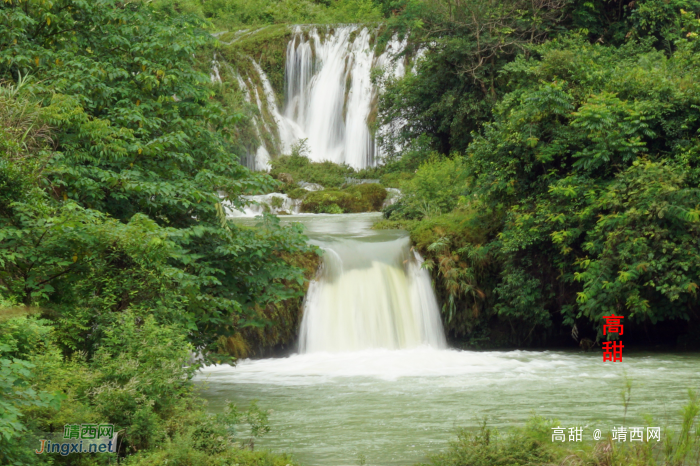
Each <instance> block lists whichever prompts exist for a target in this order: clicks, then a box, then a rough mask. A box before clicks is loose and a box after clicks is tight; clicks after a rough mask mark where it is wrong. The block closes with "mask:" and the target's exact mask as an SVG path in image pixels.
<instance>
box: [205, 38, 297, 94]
mask: <svg viewBox="0 0 700 466" xmlns="http://www.w3.org/2000/svg"><path fill="white" fill-rule="evenodd" d="M291 37H292V31H291V29H290V28H289V27H288V26H286V25H275V26H267V27H263V28H259V29H256V30H253V31H252V32H245V33H242V34H238V35H237V36H236V35H235V34H232V33H227V34H224V35H222V36H221V37H220V38H219V42H218V51H219V52H220V53H221V54H222V55H223V56H224V57H225V58H226V60H227V61H228V62H229V63H230V64H231V65H232V66H234V68H235V69H236V70H239V71H248V73H246V74H248V75H249V76H250V75H253V74H257V73H255V72H254V70H253V69H252V64H251V63H250V59H251V58H252V59H253V60H255V62H256V63H258V64H259V65H260V67H261V68H262V69H263V71H265V74H267V77H268V79H269V80H270V84H271V85H272V88H273V89H274V90H275V94H276V95H277V97H278V98H279V99H281V100H283V99H284V88H285V78H284V70H285V65H286V60H287V44H288V43H289V39H290V38H291ZM241 74H243V73H241ZM261 98H262V96H261ZM281 103H282V102H281V101H280V102H278V104H281Z"/></svg>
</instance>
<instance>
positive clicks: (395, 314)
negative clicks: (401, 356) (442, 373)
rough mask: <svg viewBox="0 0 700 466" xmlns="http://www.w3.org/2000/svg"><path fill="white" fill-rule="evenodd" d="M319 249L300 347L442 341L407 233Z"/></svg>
mask: <svg viewBox="0 0 700 466" xmlns="http://www.w3.org/2000/svg"><path fill="white" fill-rule="evenodd" d="M324 250H325V251H324V252H325V253H324V256H323V266H322V269H321V273H320V274H319V277H318V278H317V280H316V281H314V282H312V284H311V285H310V287H309V291H308V293H307V296H306V301H305V305H304V317H303V320H302V324H301V330H300V336H299V350H300V352H302V353H311V352H318V351H328V352H340V351H358V350H365V349H372V348H386V349H407V348H413V347H417V346H419V345H429V346H432V347H434V348H444V347H445V346H446V344H445V336H444V333H443V329H442V323H441V322H440V313H439V310H438V306H437V302H436V300H435V296H434V295H433V290H432V288H431V285H430V276H429V275H428V273H427V271H426V270H424V269H422V268H421V267H420V264H421V262H422V259H421V258H420V256H419V255H418V253H416V252H415V251H413V250H409V239H408V238H407V237H402V238H398V239H395V240H393V241H386V242H377V243H366V242H359V241H356V240H343V241H340V242H334V243H332V244H330V245H326V246H325V247H324Z"/></svg>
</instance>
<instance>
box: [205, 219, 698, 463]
mask: <svg viewBox="0 0 700 466" xmlns="http://www.w3.org/2000/svg"><path fill="white" fill-rule="evenodd" d="M377 218H378V217H377V216H376V215H371V214H370V215H367V214H364V215H343V216H331V215H328V216H296V217H293V218H286V219H285V221H302V222H304V223H305V224H306V225H307V227H308V232H309V236H310V237H311V239H312V241H313V242H314V243H315V244H318V245H321V246H327V245H329V244H332V243H333V242H337V241H348V240H349V241H358V242H360V243H362V242H366V243H368V244H369V243H374V246H373V247H376V246H377V244H378V243H381V242H383V241H395V240H396V239H397V238H400V237H401V236H402V235H404V236H405V235H406V233H405V232H397V231H388V232H387V231H373V230H371V225H372V223H373V222H374V221H376V219H377ZM248 221H250V220H248ZM358 247H361V246H358ZM572 343H573V342H572ZM698 369H700V354H697V353H645V352H635V351H634V349H633V348H629V349H628V348H625V353H624V357H623V362H616V363H611V362H607V363H604V362H603V358H602V353H601V350H600V348H598V349H597V350H593V351H591V352H589V353H583V352H579V351H574V350H572V351H503V352H501V351H483V352H476V351H457V350H450V349H435V348H431V347H427V346H423V347H416V348H411V349H404V350H385V349H371V350H363V351H354V352H341V353H330V352H314V353H307V354H295V355H291V356H289V357H286V358H276V359H263V360H246V361H241V362H240V363H239V364H238V366H237V367H235V368H234V367H231V366H214V367H209V368H206V369H205V370H203V371H202V372H201V373H200V374H199V375H198V376H197V378H196V383H197V384H199V385H200V386H201V387H202V390H203V392H202V393H203V395H204V396H205V397H206V398H207V399H208V400H209V402H210V404H209V407H210V409H211V410H212V412H217V411H219V410H220V409H221V407H222V406H223V405H224V403H225V402H226V401H227V400H230V401H233V402H235V403H237V404H238V405H239V406H241V407H246V406H248V405H249V404H250V402H251V401H253V400H258V404H259V406H260V407H262V408H265V409H272V410H273V412H272V414H271V415H270V425H271V428H272V431H271V432H270V433H269V434H268V435H266V436H265V437H263V438H262V439H261V440H259V441H258V442H256V445H257V446H258V447H263V448H268V449H270V450H273V451H278V452H288V453H291V454H293V455H294V457H295V458H296V459H297V460H299V461H300V462H302V464H305V465H309V466H316V465H318V466H344V465H357V464H359V458H360V455H362V456H363V457H365V458H366V461H367V464H370V465H387V466H388V465H410V464H414V463H416V462H419V461H423V460H425V459H426V458H427V457H428V456H429V455H431V454H435V453H437V452H439V451H440V450H442V449H444V448H445V447H446V446H447V445H448V442H449V441H450V440H452V439H454V438H455V432H456V429H457V428H458V427H468V428H470V427H471V428H476V427H477V426H478V425H479V424H480V423H481V422H482V420H483V419H486V420H487V421H488V423H489V424H490V425H492V426H494V427H497V428H499V429H505V430H507V429H508V427H511V426H521V425H523V424H524V423H525V422H526V421H527V420H528V418H530V417H531V416H532V415H533V414H537V415H540V416H543V417H546V418H553V419H557V420H559V423H560V425H561V426H562V427H583V428H584V439H589V440H590V439H591V434H592V432H593V430H594V429H600V430H601V431H602V432H603V433H607V432H610V431H611V429H612V427H613V426H620V425H625V426H627V427H634V426H644V425H645V423H644V418H643V416H644V415H647V414H648V415H652V416H653V417H654V425H658V426H659V427H662V429H664V428H666V427H673V426H677V425H678V422H679V420H680V416H679V414H678V412H679V409H680V407H681V406H682V405H683V404H684V403H685V402H686V400H687V399H688V389H690V388H692V389H698V388H700V371H699V370H698ZM625 380H630V381H631V382H632V391H631V399H630V403H629V408H628V411H627V413H626V414H625V412H624V406H623V402H622V395H621V393H622V391H623V389H624V386H625Z"/></svg>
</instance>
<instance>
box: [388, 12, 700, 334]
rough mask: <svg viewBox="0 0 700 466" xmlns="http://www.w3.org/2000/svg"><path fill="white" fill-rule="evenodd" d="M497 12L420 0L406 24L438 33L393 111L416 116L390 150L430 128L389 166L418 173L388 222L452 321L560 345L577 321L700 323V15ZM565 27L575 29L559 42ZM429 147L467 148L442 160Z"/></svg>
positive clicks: (593, 329)
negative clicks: (406, 242) (402, 233)
mask: <svg viewBox="0 0 700 466" xmlns="http://www.w3.org/2000/svg"><path fill="white" fill-rule="evenodd" d="M483 5H484V4H483V2H481V3H480V2H469V3H468V4H453V3H452V2H437V1H435V2H423V3H420V4H418V3H416V4H408V5H407V6H406V8H405V9H404V11H403V12H402V13H401V14H400V15H399V16H398V17H397V18H396V19H395V20H392V21H393V24H394V26H396V27H399V26H400V25H401V24H404V25H408V24H411V21H413V24H415V22H416V21H421V22H422V25H421V28H415V27H414V31H413V32H411V35H412V38H413V40H428V39H427V38H430V40H431V41H432V42H430V45H429V50H430V52H429V53H427V54H426V57H425V58H424V59H423V61H422V62H421V63H420V64H419V67H418V72H417V74H415V75H408V76H407V77H406V78H404V79H402V80H399V81H395V82H389V83H388V84H387V92H386V94H385V96H384V97H383V99H384V103H383V104H382V105H383V107H382V108H383V110H381V109H380V115H383V116H382V118H384V120H383V122H384V123H389V122H391V121H395V120H396V119H397V118H398V117H399V116H400V117H401V118H403V121H404V122H405V124H404V125H403V127H402V129H401V128H400V130H399V132H398V133H394V134H393V136H394V139H393V140H392V139H391V137H390V138H389V139H385V145H386V144H387V142H388V148H389V149H391V148H392V147H395V146H394V144H396V141H397V139H396V138H398V142H399V143H402V142H404V141H410V140H411V139H412V138H416V136H417V135H419V134H420V135H422V137H423V141H424V142H423V143H422V144H417V143H413V144H407V145H404V147H405V150H404V154H405V157H406V159H405V161H403V160H402V159H397V158H396V157H395V156H393V155H392V156H391V158H390V159H389V163H387V165H386V167H385V168H383V170H385V172H384V173H382V174H381V176H383V177H387V180H389V182H395V181H393V180H397V179H399V178H400V177H404V178H406V181H403V182H401V183H400V187H401V189H402V191H403V198H402V199H401V200H400V201H399V202H398V203H396V204H394V205H392V206H390V207H388V208H387V209H386V210H385V215H386V216H387V217H389V218H390V219H391V220H392V221H395V222H398V225H400V226H404V227H406V228H409V230H410V231H411V235H412V238H413V239H414V241H416V242H417V245H418V247H419V248H420V249H421V252H422V253H423V254H424V255H425V256H426V257H427V258H428V261H427V262H426V266H428V267H431V269H432V273H433V276H434V278H435V279H436V282H435V283H436V286H437V288H438V290H437V291H438V294H439V297H440V300H441V302H442V304H443V311H444V316H445V323H446V326H447V328H448V330H449V331H450V332H451V333H452V335H453V337H455V338H458V339H461V340H462V342H463V343H465V344H473V343H474V339H475V338H477V339H482V338H485V339H487V340H488V339H490V340H491V341H490V344H493V345H497V344H509V345H512V344H515V345H534V344H546V343H547V342H549V343H550V344H551V343H552V342H555V341H556V342H562V343H564V341H565V340H568V341H571V339H570V338H569V337H568V334H569V333H570V328H571V326H573V325H577V326H578V328H579V329H582V331H583V332H584V333H586V334H587V335H588V336H590V337H591V338H596V337H597V338H602V334H601V333H599V327H600V324H601V316H603V315H609V314H610V313H615V314H617V315H623V316H625V317H626V319H628V320H626V321H625V322H628V324H629V325H632V326H635V325H639V326H642V325H646V324H647V323H650V324H656V323H658V322H661V321H671V322H674V323H675V327H674V328H675V329H676V330H675V331H676V332H677V333H676V334H677V335H680V334H681V333H682V332H683V329H685V328H686V326H685V324H681V322H684V321H690V322H697V319H698V315H700V314H698V311H699V310H700V302H699V301H698V295H697V286H698V284H700V282H699V280H700V270H698V269H697V268H696V267H695V264H696V263H698V257H697V255H696V253H697V250H698V243H697V242H698V236H699V235H698V233H700V232H699V231H698V229H697V217H698V212H697V209H698V205H700V199H699V198H698V188H699V187H700V176H699V174H700V172H699V171H698V138H697V134H698V130H699V129H700V126H698V122H699V121H700V120H699V119H698V115H697V105H698V101H697V96H698V95H700V93H699V92H698V91H700V89H698V87H697V85H696V83H697V82H698V78H699V76H698V75H697V70H698V69H699V68H698V64H699V63H698V60H699V59H700V53H699V52H700V50H699V49H698V42H697V37H698V36H697V34H698V28H700V26H699V25H700V23H698V18H699V17H700V7H699V6H698V5H696V3H695V2H683V4H682V5H681V3H673V2H655V1H653V0H649V1H644V2H635V3H634V4H632V3H630V4H627V5H624V4H622V3H620V4H615V6H613V4H612V3H610V2H586V3H585V4H584V3H580V2H571V3H570V4H568V5H563V4H561V5H554V8H553V9H552V10H551V11H548V12H547V15H546V16H543V17H542V21H541V22H532V17H528V18H525V17H524V16H518V14H522V15H525V13H524V12H525V11H526V9H522V10H521V11H520V13H518V14H507V15H503V16H501V15H502V13H503V12H504V11H507V8H509V6H503V5H500V4H499V5H497V6H496V8H495V9H494V10H493V11H484V10H483V9H481V10H480V9H479V8H481V6H483ZM503 8H505V9H503ZM564 11H568V12H570V13H571V15H570V16H569V17H568V18H567V17H565V16H561V14H562V13H563V12H564ZM466 13H472V17H471V18H470V17H467V16H468V15H467V14H466ZM511 20H512V21H516V22H517V23H518V24H515V23H508V21H511ZM475 24H479V25H481V26H482V27H480V28H475V27H472V30H471V31H463V30H461V29H459V28H460V27H466V25H472V26H474V25H475ZM437 25H442V26H444V27H442V28H441V27H437ZM495 25H501V26H502V27H500V28H498V27H493V26H495ZM555 26H556V27H561V26H567V27H570V28H572V29H574V31H573V32H569V33H563V34H560V35H559V36H558V37H556V39H552V34H553V31H554V30H555V29H554V28H555ZM457 31H459V32H457ZM525 31H530V32H531V33H532V36H531V38H528V37H526V36H527V34H525ZM477 33H478V34H481V36H480V40H481V39H483V43H481V42H480V43H475V42H474V40H473V35H474V34H477ZM419 37H422V38H423V39H418V38H419ZM460 41H461V42H460ZM458 43H459V44H460V45H457V44H458ZM496 50H498V52H497V53H494V54H493V55H492V56H490V55H489V54H491V52H493V51H496ZM484 53H486V59H484V55H483V54H484ZM467 76H469V77H470V79H469V82H464V80H465V78H466V77H467ZM479 88H481V89H479ZM473 102H476V103H478V105H481V106H482V107H481V108H482V111H480V112H477V111H476V110H475V108H476V107H473ZM470 105H471V106H472V107H470ZM464 118H468V119H469V121H467V120H464ZM465 129H466V131H465ZM389 136H392V135H389ZM416 140H417V138H416ZM431 147H432V148H435V149H437V150H438V151H439V152H442V153H443V154H449V153H452V152H453V151H454V149H455V148H459V149H461V150H462V151H463V154H464V156H463V158H461V159H459V160H460V162H459V164H458V165H455V166H454V167H449V166H447V165H441V164H440V163H437V162H436V160H439V159H432V160H430V159H427V157H426V154H429V153H430V150H429V149H430V148H431ZM417 160H419V161H420V168H417V170H416V171H415V173H413V174H410V173H409V172H411V171H413V170H414V169H409V168H408V167H409V165H410V164H411V163H415V161H417ZM445 160H450V159H445ZM454 160H458V159H454ZM441 163H447V162H441ZM450 163H452V162H450ZM402 164H403V166H402ZM477 213H478V214H477ZM446 214H447V215H446ZM412 220H420V221H418V222H415V221H412ZM460 220H461V222H460ZM435 222H442V224H440V225H438V224H436V223H435ZM468 229H473V231H470V232H469V235H465V234H464V231H465V230H468ZM455 257H458V258H459V259H455ZM486 257H488V260H486V261H485V262H482V261H481V260H480V259H483V258H486ZM477 258H478V259H477ZM471 290H479V291H480V292H482V293H483V296H484V297H483V298H480V299H477V298H475V297H474V296H475V295H473V292H472V291H471ZM470 294H471V295H470ZM476 296H478V294H477V295H476ZM477 315H478V316H479V317H478V318H477V317H476V316H477ZM693 325H694V324H693ZM640 328H641V327H640ZM637 333H638V332H635V334H637ZM630 338H634V337H630ZM637 338H639V339H640V341H641V340H643V338H644V337H641V336H638V337H637ZM657 341H658V336H657V335H654V334H653V333H652V334H649V340H648V341H647V342H657Z"/></svg>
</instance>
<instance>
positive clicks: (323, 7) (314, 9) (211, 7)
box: [155, 0, 382, 29]
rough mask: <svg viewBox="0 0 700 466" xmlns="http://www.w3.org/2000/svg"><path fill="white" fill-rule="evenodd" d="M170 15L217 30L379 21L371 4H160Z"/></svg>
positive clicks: (235, 0)
mask: <svg viewBox="0 0 700 466" xmlns="http://www.w3.org/2000/svg"><path fill="white" fill-rule="evenodd" d="M155 4H156V6H157V7H158V8H159V9H162V10H163V11H166V12H168V13H170V14H174V13H179V12H187V13H192V14H196V15H197V16H199V17H200V18H203V19H204V18H206V19H207V20H208V21H211V22H212V23H213V25H214V27H216V28H218V29H229V28H231V27H237V26H243V25H245V26H263V25H268V24H325V23H360V22H371V21H379V20H381V19H382V13H381V10H380V8H379V7H378V6H377V4H376V3H375V2H374V1H372V0H328V1H314V0H296V1H292V0H214V1H202V0H158V1H157V2H155Z"/></svg>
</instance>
